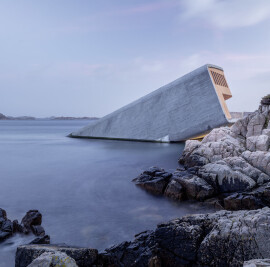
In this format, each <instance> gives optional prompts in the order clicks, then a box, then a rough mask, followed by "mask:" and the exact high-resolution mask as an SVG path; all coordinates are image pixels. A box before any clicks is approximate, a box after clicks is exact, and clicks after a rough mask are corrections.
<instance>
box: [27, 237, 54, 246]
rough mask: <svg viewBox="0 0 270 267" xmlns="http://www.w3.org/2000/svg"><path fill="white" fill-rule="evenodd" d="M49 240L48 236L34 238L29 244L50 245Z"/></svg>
mask: <svg viewBox="0 0 270 267" xmlns="http://www.w3.org/2000/svg"><path fill="white" fill-rule="evenodd" d="M50 241H51V238H50V236H49V235H43V236H40V237H37V238H35V239H34V240H32V241H31V242H30V243H29V244H50Z"/></svg>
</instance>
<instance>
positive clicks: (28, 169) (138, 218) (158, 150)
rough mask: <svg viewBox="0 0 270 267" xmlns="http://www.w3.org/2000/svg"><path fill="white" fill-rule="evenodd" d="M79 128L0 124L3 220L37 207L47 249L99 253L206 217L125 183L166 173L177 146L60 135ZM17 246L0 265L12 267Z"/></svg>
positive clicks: (9, 245) (4, 251) (9, 246)
mask: <svg viewBox="0 0 270 267" xmlns="http://www.w3.org/2000/svg"><path fill="white" fill-rule="evenodd" d="M87 123H89V122H86V121H0V158H1V160H0V172H1V174H0V178H1V186H0V207H1V208H4V209H5V210H6V211H7V214H8V218H10V219H19V220H20V219H21V218H22V216H23V215H24V214H25V212H26V211H28V210H29V209H38V210H39V211H40V212H41V213H42V214H43V226H44V228H45V230H46V232H47V233H48V234H50V236H51V242H52V243H67V244H70V245H77V246H90V247H93V248H98V249H100V250H103V249H104V248H106V247H109V246H111V245H113V244H116V243H119V242H122V241H124V240H130V239H132V238H133V236H134V234H136V233H138V232H140V231H143V230H146V229H154V228H155V226H156V224H157V223H160V222H163V221H167V220H169V219H172V218H176V217H180V216H182V215H185V214H191V213H205V212H207V211H211V210H210V209H207V208H205V207H202V206H199V205H198V204H192V203H185V202H184V203H176V202H173V201H170V200H168V199H166V198H163V197H155V196H152V195H150V194H148V193H146V192H144V191H142V190H141V189H140V188H138V187H136V186H135V185H134V184H133V183H132V182H131V180H132V179H133V178H134V177H136V176H137V175H138V174H139V173H140V172H142V171H143V170H145V169H146V168H148V167H150V166H154V165H156V166H160V167H163V168H165V169H166V170H171V171H173V170H174V169H175V168H176V167H177V159H178V157H179V156H180V154H181V152H182V150H183V147H184V144H159V143H143V142H123V141H104V140H90V139H89V140H84V139H73V138H67V137H65V136H66V135H67V134H69V133H70V132H72V131H74V130H76V129H79V128H80V127H82V126H84V125H85V124H87ZM23 242H24V241H23V239H22V238H20V237H14V238H13V239H12V240H8V241H7V242H4V243H2V244H1V246H0V259H1V263H2V264H4V265H1V263H0V266H1V267H2V266H5V267H6V266H13V265H14V251H15V248H16V245H17V244H20V243H23ZM25 242H26V243H27V242H28V240H26V241H25Z"/></svg>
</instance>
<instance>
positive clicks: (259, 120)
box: [246, 112, 266, 137]
mask: <svg viewBox="0 0 270 267" xmlns="http://www.w3.org/2000/svg"><path fill="white" fill-rule="evenodd" d="M265 121H266V117H265V116H264V115H263V114H261V113H258V112H257V113H255V114H254V115H252V117H251V119H250V121H249V123H248V125H247V135H246V137H250V136H255V135H261V134H262V130H263V129H264V125H265Z"/></svg>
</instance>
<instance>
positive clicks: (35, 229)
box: [0, 208, 50, 244]
mask: <svg viewBox="0 0 270 267" xmlns="http://www.w3.org/2000/svg"><path fill="white" fill-rule="evenodd" d="M41 224H42V215H41V213H40V212H39V211H38V210H29V211H28V212H27V213H26V214H25V216H24V217H23V218H22V220H21V223H19V222H18V220H14V221H11V220H10V219H8V218H7V213H6V211H5V210H3V209H1V208H0V242H2V241H4V240H6V239H8V238H10V237H12V236H13V235H15V234H21V235H29V234H33V235H34V236H36V238H34V239H33V240H32V241H31V242H30V244H49V243H50V236H49V235H46V234H45V230H44V228H43V227H42V226H41Z"/></svg>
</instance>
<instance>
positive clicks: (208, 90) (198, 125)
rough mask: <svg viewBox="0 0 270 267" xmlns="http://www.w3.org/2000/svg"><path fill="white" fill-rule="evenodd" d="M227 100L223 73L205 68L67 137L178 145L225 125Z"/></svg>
mask: <svg viewBox="0 0 270 267" xmlns="http://www.w3.org/2000/svg"><path fill="white" fill-rule="evenodd" d="M231 97H232V94H231V91H230V88H229V86H228V83H227V80H226V78H225V75H224V71H223V69H222V68H221V67H218V66H215V65H211V64H206V65H204V66H202V67H200V68H198V69H196V70H194V71H192V72H190V73H188V74H186V75H184V76H183V77H181V78H179V79H177V80H175V81H173V82H171V83H169V84H167V85H165V86H162V87H161V88H159V89H157V90H155V91H153V92H152V93H150V94H148V95H146V96H144V97H141V98H139V99H138V100H136V101H134V102H132V103H130V104H128V105H126V106H124V107H122V108H120V109H118V110H116V111H114V112H112V113H110V114H108V115H106V116H105V117H103V118H101V119H99V120H97V121H95V122H92V123H91V124H90V125H88V126H86V127H84V128H82V129H80V130H79V131H77V132H73V133H71V134H70V135H69V136H70V137H78V138H98V139H115V140H132V141H149V142H180V141H183V140H186V139H189V138H193V137H196V136H199V135H202V134H204V133H207V132H209V131H210V130H212V129H213V128H216V127H220V126H223V125H228V124H229V120H230V119H231V115H230V112H229V110H228V107H227V105H226V100H228V99H229V98H231Z"/></svg>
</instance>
